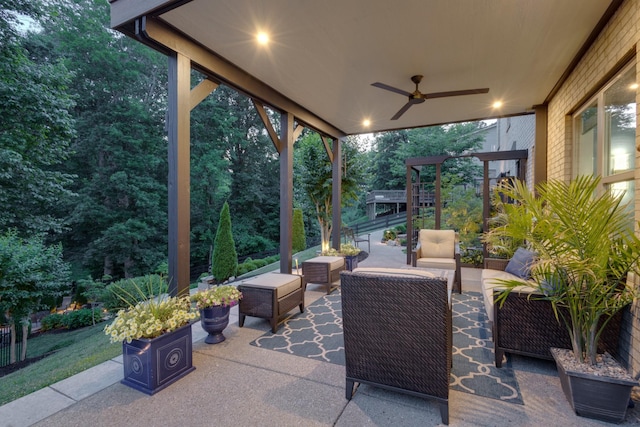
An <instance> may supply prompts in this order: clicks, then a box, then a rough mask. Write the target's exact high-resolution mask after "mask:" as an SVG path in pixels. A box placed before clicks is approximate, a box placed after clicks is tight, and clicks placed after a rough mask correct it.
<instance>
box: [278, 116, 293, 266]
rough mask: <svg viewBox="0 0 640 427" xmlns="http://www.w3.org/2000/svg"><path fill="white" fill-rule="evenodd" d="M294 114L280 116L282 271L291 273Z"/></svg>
mask: <svg viewBox="0 0 640 427" xmlns="http://www.w3.org/2000/svg"><path fill="white" fill-rule="evenodd" d="M293 137H294V129H293V114H291V113H282V115H281V116H280V273H286V274H291V268H292V266H291V264H292V259H291V258H292V256H293V249H292V246H293V237H292V229H291V224H292V223H293V143H294V139H293Z"/></svg>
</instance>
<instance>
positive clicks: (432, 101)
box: [110, 0, 622, 294]
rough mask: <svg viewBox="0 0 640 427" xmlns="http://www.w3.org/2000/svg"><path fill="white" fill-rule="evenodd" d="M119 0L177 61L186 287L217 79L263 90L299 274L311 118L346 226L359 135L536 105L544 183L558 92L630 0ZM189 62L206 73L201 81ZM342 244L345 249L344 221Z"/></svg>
mask: <svg viewBox="0 0 640 427" xmlns="http://www.w3.org/2000/svg"><path fill="white" fill-rule="evenodd" d="M110 3H111V25H112V27H113V28H115V29H117V30H118V31H121V32H123V33H124V34H126V35H128V36H131V37H134V38H136V39H138V40H139V41H141V42H142V43H145V44H147V45H149V46H151V47H152V48H154V49H157V50H159V51H161V52H163V53H165V54H166V55H167V56H168V58H169V99H168V102H169V106H168V107H169V108H168V110H169V114H168V120H167V129H168V136H169V277H170V280H171V283H170V290H171V292H172V293H173V294H181V293H185V292H186V291H187V288H188V278H189V232H190V224H189V204H190V199H189V159H190V158H189V140H190V110H191V109H192V108H194V107H195V106H196V105H198V103H200V102H201V101H202V100H203V99H204V98H205V97H206V96H208V94H209V93H211V92H212V91H214V90H215V89H216V88H217V87H218V85H220V84H225V85H228V86H230V87H232V88H234V89H236V90H238V91H239V92H241V93H244V94H246V95H247V96H248V97H250V98H251V99H252V101H253V103H254V105H255V108H256V110H257V111H258V112H259V114H260V116H261V117H262V120H263V122H264V125H265V130H266V132H267V133H268V134H269V135H270V137H271V139H272V141H273V144H274V146H275V147H276V149H277V151H278V153H279V155H280V223H281V225H280V255H281V261H280V271H281V272H283V273H289V272H291V268H292V261H291V259H292V258H291V255H292V253H291V228H290V226H289V224H291V219H292V209H293V196H292V194H293V177H292V174H293V165H292V163H293V145H294V143H295V140H296V138H297V137H298V136H299V135H300V132H301V131H302V129H303V128H308V129H311V130H313V131H315V132H318V133H319V134H320V135H321V137H322V140H323V142H324V145H325V148H326V151H327V155H328V157H329V158H330V159H331V161H332V163H333V182H334V186H333V213H332V222H333V223H334V224H341V223H342V221H341V212H340V205H341V203H340V200H341V189H340V185H339V183H340V182H341V165H340V162H341V143H340V141H341V139H342V138H344V137H346V136H347V135H356V134H363V133H371V132H381V131H385V130H392V129H406V128H413V127H422V126H430V125H439V124H446V123H454V122H462V121H471V120H481V119H488V118H495V117H509V116H513V115H521V114H535V115H536V141H535V147H534V149H533V151H534V152H533V153H531V154H530V158H533V162H532V169H531V171H530V173H528V176H529V177H530V182H531V183H536V182H538V181H541V180H545V179H546V177H547V135H548V130H547V108H548V103H549V102H550V100H551V99H553V97H554V95H555V94H556V92H557V90H558V88H559V87H560V86H561V85H562V84H563V82H564V81H565V80H566V79H567V78H568V76H569V74H570V73H571V72H572V70H573V69H574V68H575V67H576V65H577V64H578V62H579V60H580V58H581V56H582V55H583V54H584V52H585V51H586V50H587V49H589V47H590V46H591V44H592V43H593V42H594V40H595V39H596V38H597V36H598V34H599V33H600V32H601V31H602V29H603V28H604V27H605V25H606V24H607V22H608V21H609V19H610V18H611V17H612V16H613V15H614V13H615V12H616V11H617V9H618V8H619V7H620V5H621V3H622V1H621V0H613V1H611V2H606V1H605V2H603V1H600V0H588V1H584V0H572V1H565V2H562V3H560V4H559V3H557V2H555V1H551V0H545V1H537V0H527V1H525V2H518V3H513V2H503V1H500V2H484V1H483V2H469V1H467V0H455V1H444V0H439V1H433V2H429V3H428V5H425V3H424V2H422V1H419V0H405V1H402V2H400V3H390V2H388V1H384V0H381V1H350V2H342V1H329V2H303V3H300V2H289V1H275V2H272V1H265V2H255V1H252V0H241V1H235V0H234V1H231V0H225V1H216V2H210V1H206V0H190V1H184V0H172V1H169V0H149V1H146V2H143V3H141V2H139V1H137V0H110ZM191 70H197V71H198V72H200V73H201V74H202V76H203V79H202V80H201V81H200V82H199V83H198V84H197V85H196V86H195V87H193V88H192V87H191ZM414 84H415V90H414ZM412 91H413V92H412ZM407 97H408V99H407ZM267 109H269V110H271V111H275V112H276V113H278V114H279V115H280V120H279V121H278V120H275V121H276V122H277V123H273V122H272V119H270V117H269V115H268V112H267ZM445 151H446V149H445ZM332 241H333V245H334V247H336V248H337V247H338V245H339V241H340V228H339V227H334V228H333V235H332Z"/></svg>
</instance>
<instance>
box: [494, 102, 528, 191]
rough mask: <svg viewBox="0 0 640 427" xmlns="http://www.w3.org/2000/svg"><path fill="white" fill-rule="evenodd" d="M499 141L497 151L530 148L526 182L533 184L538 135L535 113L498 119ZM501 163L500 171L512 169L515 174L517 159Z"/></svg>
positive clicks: (512, 173)
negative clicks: (535, 145) (536, 137)
mask: <svg viewBox="0 0 640 427" xmlns="http://www.w3.org/2000/svg"><path fill="white" fill-rule="evenodd" d="M497 125H498V141H499V144H500V147H499V149H498V150H497V151H509V150H528V152H529V158H528V159H527V170H526V182H527V184H528V185H531V184H532V182H533V162H534V150H533V148H534V144H535V135H536V116H535V115H533V114H529V115H525V116H515V117H507V118H503V119H498V122H497ZM496 163H499V164H500V165H499V167H498V172H507V171H510V172H511V175H515V174H516V171H517V168H516V161H515V160H504V161H500V162H496Z"/></svg>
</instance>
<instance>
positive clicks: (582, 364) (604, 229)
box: [486, 176, 640, 421]
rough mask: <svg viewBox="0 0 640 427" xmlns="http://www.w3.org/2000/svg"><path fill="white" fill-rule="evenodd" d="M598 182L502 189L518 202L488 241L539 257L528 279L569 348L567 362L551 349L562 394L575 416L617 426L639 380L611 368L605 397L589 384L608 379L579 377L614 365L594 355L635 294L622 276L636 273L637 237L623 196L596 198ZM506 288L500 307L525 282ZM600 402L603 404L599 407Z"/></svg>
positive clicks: (582, 180)
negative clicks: (509, 242) (513, 243)
mask: <svg viewBox="0 0 640 427" xmlns="http://www.w3.org/2000/svg"><path fill="white" fill-rule="evenodd" d="M599 182H600V178H597V177H596V178H594V177H585V176H583V177H578V178H576V179H575V180H573V181H571V182H569V183H565V182H562V181H548V182H545V183H541V184H539V185H538V186H537V187H536V191H535V192H534V191H531V190H529V189H527V188H526V186H525V185H524V184H523V183H521V182H519V181H516V182H514V183H511V184H505V185H504V186H501V187H500V188H499V191H500V192H501V193H503V194H504V195H505V196H507V197H510V198H512V199H513V200H514V201H515V204H513V205H509V207H508V208H507V207H505V209H503V210H502V212H501V215H502V216H503V218H502V224H500V225H498V226H496V227H495V228H493V229H492V230H491V231H490V232H488V234H489V235H488V236H486V238H487V239H496V238H507V239H513V240H519V241H523V242H526V245H527V246H528V249H530V250H532V251H534V252H535V253H536V254H537V260H536V261H534V262H533V264H532V265H531V266H530V267H531V278H532V279H533V281H534V282H535V284H536V286H537V287H538V290H539V291H540V293H541V294H542V295H544V296H543V298H545V299H548V300H549V301H550V302H551V304H552V306H553V309H554V312H555V313H556V317H557V318H558V319H559V320H561V321H563V322H564V323H565V325H566V327H567V329H568V332H569V336H570V338H571V343H572V350H571V351H569V355H570V356H569V357H568V358H567V357H566V356H565V352H564V351H563V350H561V349H554V350H552V354H553V355H554V358H555V359H556V362H557V364H558V369H559V373H560V378H561V383H562V386H563V390H564V392H565V395H567V398H568V399H569V401H570V402H571V404H572V406H573V408H574V410H575V411H576V413H578V415H583V416H587V417H591V418H600V419H605V420H607V421H621V420H622V419H624V416H625V413H626V407H627V402H628V400H629V396H630V393H631V388H632V386H634V385H637V381H634V380H633V378H631V377H630V375H628V373H627V372H626V370H624V369H623V368H622V367H620V366H618V367H616V368H611V367H609V368H608V370H609V372H616V374H615V375H614V378H610V379H609V380H608V383H607V386H608V385H611V386H612V387H613V390H607V391H604V389H603V387H604V386H603V385H602V383H601V382H598V383H597V385H593V383H591V382H590V380H592V379H599V378H600V379H606V378H607V377H608V375H607V373H604V374H603V375H600V376H594V375H589V374H586V373H584V372H588V371H594V370H597V369H598V368H599V367H601V366H602V365H610V364H611V363H613V362H615V361H610V360H609V358H607V357H604V356H603V355H599V354H598V341H599V339H600V336H601V334H602V331H603V330H604V328H605V326H606V325H607V323H608V322H609V320H610V319H611V317H612V316H614V315H615V314H616V313H618V312H619V311H620V310H622V309H623V308H624V307H626V306H627V305H629V304H630V303H631V302H632V301H633V300H634V298H635V297H636V296H637V291H636V288H635V287H634V286H633V285H632V284H629V283H627V276H628V274H629V273H631V272H637V269H638V265H637V262H638V259H639V258H640V239H639V238H638V237H637V236H636V235H635V234H634V232H633V227H632V226H631V224H630V221H629V215H628V212H627V211H626V210H625V209H626V207H625V206H624V205H623V204H622V203H621V200H622V195H616V194H613V193H612V192H611V191H605V192H601V193H599V192H598V190H599ZM536 194H537V196H536ZM503 284H504V286H505V288H506V292H504V293H503V294H502V301H504V299H505V298H506V295H507V293H508V292H509V291H510V290H512V289H513V288H515V287H517V286H520V285H522V282H518V281H503ZM499 301H500V300H499ZM567 366H568V367H567ZM584 368H587V369H584ZM583 371H584V372H583ZM574 373H576V374H577V375H573V374H574ZM565 374H566V375H565ZM585 386H586V388H584V387H585ZM614 396H615V397H614ZM602 398H604V400H605V402H598V401H597V399H602ZM601 404H604V405H606V406H607V407H606V408H602V407H600V405H601ZM613 406H616V407H613Z"/></svg>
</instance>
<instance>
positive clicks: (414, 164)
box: [405, 150, 529, 264]
mask: <svg viewBox="0 0 640 427" xmlns="http://www.w3.org/2000/svg"><path fill="white" fill-rule="evenodd" d="M466 157H475V158H477V159H478V160H480V161H482V165H483V172H482V176H483V178H482V227H483V230H486V229H487V224H488V221H489V215H490V209H491V206H490V202H491V194H490V189H489V180H490V177H489V162H492V161H499V160H516V161H517V166H518V171H517V173H516V178H518V179H520V180H522V181H525V180H526V176H525V174H526V170H527V159H528V157H529V152H528V151H527V150H511V151H496V152H492V153H471V154H464V155H459V156H448V155H443V156H428V157H412V158H410V159H407V160H406V161H405V165H406V166H407V264H411V248H413V239H414V230H413V211H414V209H413V203H414V198H413V186H414V181H413V179H414V178H413V177H414V175H415V182H416V183H420V171H421V169H422V167H423V166H428V165H435V167H436V181H435V183H434V186H435V203H434V205H435V229H436V230H439V229H440V227H441V220H442V180H441V178H442V164H443V163H444V162H445V161H447V160H450V159H460V158H466ZM483 255H484V256H485V257H487V248H486V245H484V247H483Z"/></svg>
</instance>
